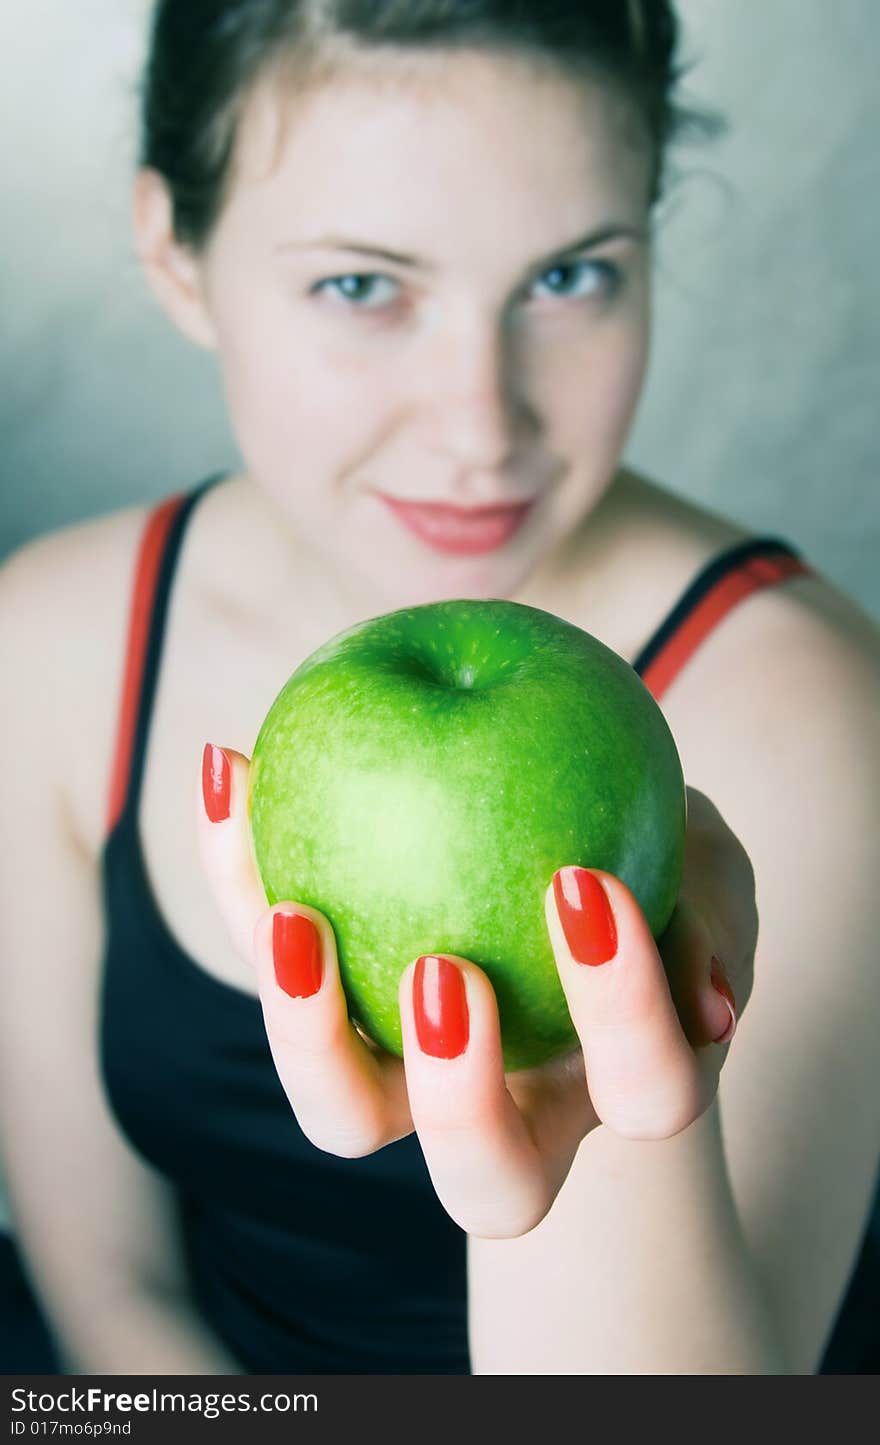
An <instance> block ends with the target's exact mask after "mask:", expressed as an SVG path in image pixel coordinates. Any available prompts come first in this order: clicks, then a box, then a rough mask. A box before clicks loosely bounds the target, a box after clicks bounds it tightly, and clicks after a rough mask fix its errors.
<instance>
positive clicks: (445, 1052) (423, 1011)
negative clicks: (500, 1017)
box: [413, 953, 470, 1059]
mask: <svg viewBox="0 0 880 1445" xmlns="http://www.w3.org/2000/svg"><path fill="white" fill-rule="evenodd" d="M413 1013H414V1015H415V1021H416V1038H417V1039H418V1041H419V1048H420V1049H421V1050H422V1053H424V1054H430V1055H431V1056H432V1057H433V1058H435V1059H454V1058H457V1056H458V1055H459V1054H463V1053H464V1051H465V1049H466V1048H467V1041H468V1036H469V1032H470V1030H469V1022H468V1006H467V993H466V991H465V985H464V975H463V974H462V972H461V969H459V968H456V966H455V964H454V963H452V962H451V961H450V960H449V959H448V958H443V957H441V956H439V955H437V954H433V953H429V954H424V955H423V956H422V957H421V958H419V959H417V960H416V967H415V973H414V975H413Z"/></svg>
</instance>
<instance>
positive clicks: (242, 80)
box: [140, 0, 723, 250]
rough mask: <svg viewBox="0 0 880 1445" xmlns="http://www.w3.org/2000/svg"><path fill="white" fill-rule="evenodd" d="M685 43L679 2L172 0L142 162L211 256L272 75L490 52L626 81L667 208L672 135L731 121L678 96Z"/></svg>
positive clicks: (156, 41) (157, 49)
mask: <svg viewBox="0 0 880 1445" xmlns="http://www.w3.org/2000/svg"><path fill="white" fill-rule="evenodd" d="M678 41H679V27H678V22H677V20H676V16H675V12H674V9H673V5H672V3H671V0H158V3H157V5H156V8H155V11H154V14H153V21H152V34H151V45H150V53H149V59H148V62H147V66H146V70H145V75H144V83H143V93H142V137H141V152H140V162H141V164H142V165H144V166H150V167H153V168H155V169H156V170H157V171H159V172H160V173H161V175H163V176H164V177H165V179H166V181H167V183H168V185H169V189H170V191H171V196H172V201H173V213H174V230H175V234H176V236H177V238H178V240H180V241H182V242H184V243H186V244H189V245H190V246H192V247H193V248H194V249H196V250H198V249H200V248H201V247H203V246H204V244H205V243H206V241H207V240H208V238H209V236H210V234H211V231H212V228H213V226H214V223H215V221H216V220H217V218H218V216H219V214H220V211H221V210H222V207H223V203H224V200H225V196H226V190H227V185H228V181H229V174H230V169H231V162H232V158H233V153H234V148H235V140H236V135H237V130H238V122H239V118H240V116H241V113H242V109H243V106H244V103H245V101H246V99H247V97H248V95H249V94H250V93H251V91H252V89H253V87H254V85H255V84H256V82H257V81H259V80H260V79H261V77H262V76H263V75H264V74H265V72H266V71H267V70H268V69H270V68H271V67H274V66H280V65H288V66H289V67H290V74H291V76H292V77H298V78H301V79H302V80H303V81H304V82H307V81H308V80H309V78H315V77H316V76H318V75H319V74H320V72H321V69H322V66H323V67H326V66H327V65H328V62H329V65H330V67H331V68H332V65H333V63H334V57H336V63H338V60H339V58H341V59H342V60H343V61H344V59H345V56H346V54H348V56H354V55H357V56H360V55H362V54H364V53H365V52H370V51H374V50H376V49H377V48H378V47H389V48H390V47H392V46H394V47H398V48H401V49H402V48H407V47H408V48H411V49H412V48H421V49H425V48H431V49H441V50H444V49H446V50H448V49H455V48H464V49H482V50H484V51H485V50H488V51H495V52H509V53H513V54H518V55H523V54H525V55H526V56H529V57H531V58H533V59H535V60H544V61H548V62H550V63H551V64H554V65H556V66H557V67H558V68H560V69H562V70H564V71H568V72H570V73H573V74H575V75H592V76H600V77H604V78H607V79H610V80H612V81H614V82H616V83H617V84H618V86H620V87H621V88H622V90H623V92H624V94H626V95H627V96H628V97H629V98H630V100H631V102H632V103H633V105H634V108H635V113H636V115H637V116H638V117H639V118H640V119H641V121H642V123H643V126H644V128H645V131H646V133H647V136H648V138H649V140H650V142H651V144H652V146H653V151H654V167H653V173H652V187H651V196H650V201H651V204H652V205H653V204H654V202H655V201H656V200H658V199H659V197H660V195H661V192H662V190H663V180H664V166H665V156H666V151H667V148H668V144H669V142H670V141H671V140H672V139H673V138H677V137H678V136H679V135H680V134H682V133H683V132H685V131H689V132H691V133H692V134H697V133H699V132H703V133H707V134H715V133H717V132H718V130H719V129H721V128H722V126H723V122H722V121H721V120H720V117H718V116H717V115H716V114H714V113H709V112H707V111H697V110H694V109H689V108H688V109H686V108H684V107H681V106H679V105H678V104H677V103H676V102H675V101H674V99H673V93H674V91H675V89H676V86H677V85H678V82H679V80H680V78H681V76H682V75H683V74H684V70H685V67H681V68H679V67H678V66H677V63H676V50H677V46H678Z"/></svg>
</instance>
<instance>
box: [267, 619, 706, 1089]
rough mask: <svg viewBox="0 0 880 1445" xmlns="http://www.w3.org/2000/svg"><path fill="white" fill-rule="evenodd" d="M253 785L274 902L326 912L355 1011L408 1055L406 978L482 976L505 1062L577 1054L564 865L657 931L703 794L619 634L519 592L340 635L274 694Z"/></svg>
mask: <svg viewBox="0 0 880 1445" xmlns="http://www.w3.org/2000/svg"><path fill="white" fill-rule="evenodd" d="M248 794H249V809H250V818H251V828H252V835H253V845H254V856H255V859H256V862H257V866H258V869H259V872H260V876H261V878H262V881H263V884H264V887H265V889H266V895H267V898H268V900H269V902H270V903H276V902H279V901H282V900H285V901H296V902H299V903H306V904H309V905H311V906H312V907H314V908H317V909H319V910H320V911H321V912H322V913H324V914H325V915H326V916H327V918H328V919H329V921H330V923H331V924H332V926H333V929H334V931H335V935H336V942H337V948H338V954H339V963H340V969H341V974H342V981H343V987H344V989H345V992H346V997H347V1000H348V1005H349V1012H350V1015H351V1017H352V1018H353V1019H355V1020H356V1021H357V1022H358V1024H359V1025H360V1026H361V1027H362V1028H363V1030H364V1031H365V1032H366V1033H367V1034H368V1035H369V1036H370V1037H371V1038H373V1039H374V1040H376V1041H377V1042H378V1043H379V1044H381V1045H383V1046H384V1047H385V1048H386V1049H389V1050H391V1051H392V1052H394V1053H397V1054H400V1053H401V1052H402V1046H401V1030H400V1016H399V1009H398V1001H397V990H398V982H399V979H400V975H401V973H402V972H403V970H404V969H405V968H406V967H407V965H408V964H409V963H411V962H412V961H413V960H414V959H415V958H417V957H418V956H419V955H420V954H423V953H453V954H459V955H461V956H463V957H465V958H468V959H471V960H472V961H473V962H474V963H476V964H478V965H479V967H480V968H482V969H484V970H485V972H486V973H487V975H488V976H489V978H490V980H491V982H492V985H493V988H494V990H495V994H496V997H497V999H498V1008H499V1016H500V1021H501V1036H502V1044H503V1049H504V1062H505V1067H506V1068H507V1069H508V1070H513V1069H519V1068H524V1067H528V1066H531V1065H535V1064H539V1063H542V1062H544V1061H545V1060H547V1059H549V1058H551V1057H553V1056H554V1055H555V1054H558V1053H560V1052H563V1051H565V1050H568V1049H571V1048H572V1047H574V1046H575V1045H576V1043H577V1036H576V1034H575V1032H574V1029H573V1026H572V1023H571V1019H570V1016H569V1013H568V1009H567V1006H566V1002H565V996H564V994H563V992H562V987H561V985H560V982H559V977H558V973H557V970H556V965H555V962H554V958H553V952H552V949H551V946H550V939H549V935H548V932H547V924H546V919H545V914H544V893H545V890H546V888H547V886H548V884H549V883H550V880H551V878H552V875H553V873H554V871H555V869H557V868H559V867H561V866H563V865H566V864H580V865H581V866H584V867H589V868H602V869H605V870H607V871H608V872H610V873H613V874H615V875H616V876H617V877H618V878H620V879H622V880H623V882H624V883H626V884H627V886H628V887H629V888H630V889H631V891H632V892H633V894H634V895H635V897H636V899H637V900H638V902H639V904H640V906H641V908H642V911H643V912H644V914H645V917H646V919H647V922H648V925H649V927H650V928H651V930H652V932H653V934H654V936H655V937H658V936H659V935H660V933H661V932H662V931H663V929H664V928H665V927H666V925H667V923H668V921H669V918H670V915H671V913H672V910H673V908H674V906H675V901H676V897H677V895H678V890H679V885H680V881H681V870H682V860H683V853H684V832H685V821H686V817H685V814H686V802H685V799H686V794H685V786H684V779H683V776H682V770H681V764H680V761H679V757H678V753H677V751H676V747H675V743H674V741H673V738H672V734H671V733H670V731H669V727H668V726H667V723H666V720H665V718H664V717H663V714H662V712H661V711H660V708H659V707H658V706H657V704H656V702H655V701H654V699H653V698H652V696H651V694H650V693H649V692H648V690H647V688H646V687H645V685H644V684H643V682H642V681H641V679H640V678H639V676H638V674H637V673H636V672H634V671H633V669H632V667H631V666H630V664H629V663H627V662H626V661H625V660H624V659H623V658H621V657H619V656H618V654H617V653H616V652H613V651H612V650H611V649H610V648H609V647H607V646H605V644H604V643H601V642H599V641H598V640H597V639H596V638H595V637H592V636H590V635H589V634H588V633H586V632H584V631H582V630H581V629H580V628H578V627H576V626H574V625H573V624H572V623H570V622H566V621H564V620H563V619H561V618H559V617H557V616H555V615H554V614H552V613H549V612H543V611H540V610H539V609H537V608H534V607H527V606H524V605H523V604H521V603H517V602H509V601H505V600H501V599H491V600H488V601H482V600H481V601H477V600H471V599H461V600H454V601H445V602H435V603H427V604H424V605H422V606H417V607H411V608H405V609H403V610H401V611H397V612H390V613H386V614H384V615H383V616H381V617H373V618H370V619H369V620H368V621H365V622H362V623H359V624H358V625H357V626H354V627H351V628H349V629H347V630H346V631H344V632H341V633H339V634H338V635H337V636H336V637H333V638H331V639H330V640H329V641H328V642H326V643H325V644H324V645H323V646H321V647H319V648H318V649H317V651H315V652H313V653H312V655H311V656H310V657H308V658H307V659H306V660H305V661H304V662H303V663H302V664H301V665H300V666H299V667H298V668H297V669H296V671H295V672H294V673H293V675H292V677H291V678H290V679H289V681H288V682H287V684H286V685H285V687H284V688H283V689H282V691H281V692H280V694H279V695H278V697H277V698H276V699H275V701H274V703H273V704H272V707H271V708H270V710H269V713H268V715H267V716H266V719H265V721H264V722H263V725H262V727H261V729H260V732H259V736H258V738H257V740H256V743H255V745H254V750H253V758H252V761H251V768H250V777H249V787H248Z"/></svg>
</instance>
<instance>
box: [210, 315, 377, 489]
mask: <svg viewBox="0 0 880 1445" xmlns="http://www.w3.org/2000/svg"><path fill="white" fill-rule="evenodd" d="M223 322H224V324H223V326H222V327H220V328H218V329H219V331H220V336H219V340H220V355H221V358H222V370H223V382H224V387H225V392H226V399H227V405H228V410H229V414H230V419H231V422H232V426H233V430H234V432H235V435H236V439H237V441H238V444H239V447H240V449H241V452H242V456H243V458H244V459H245V461H246V462H247V464H248V466H249V467H251V468H252V469H253V470H254V471H255V472H256V473H257V474H258V475H262V476H265V477H266V479H267V480H268V479H270V478H271V477H272V476H274V475H279V474H281V473H283V474H284V475H288V476H289V473H290V470H291V467H292V464H293V461H294V459H296V458H303V459H307V470H308V471H309V472H311V473H314V474H315V475H316V476H317V475H320V474H321V473H322V472H323V471H324V470H325V469H328V468H329V469H331V470H332V469H334V468H336V469H339V468H344V466H345V464H346V462H347V461H348V460H350V459H352V458H353V457H354V456H355V455H356V454H357V453H358V452H359V451H361V450H362V449H363V448H364V446H365V445H368V444H369V437H370V435H371V434H372V431H373V429H374V428H375V427H377V426H378V425H379V424H380V417H379V413H378V409H377V406H376V398H375V397H373V396H371V391H370V385H369V371H368V370H367V368H365V367H364V366H361V367H357V368H353V367H352V366H351V365H350V364H348V365H346V364H343V363H342V362H341V361H340V360H339V358H334V357H328V356H326V355H324V354H323V353H322V351H321V348H320V346H318V345H316V343H315V338H314V337H312V336H310V335H308V333H307V331H306V330H305V329H302V328H300V330H299V331H298V330H297V329H296V327H295V326H294V325H293V323H292V322H291V323H290V324H288V323H287V321H286V319H285V317H284V315H283V311H282V310H281V308H278V307H266V308H264V309H263V311H262V313H261V312H260V311H259V310H258V309H257V308H255V307H253V306H251V307H250V308H249V309H248V310H247V311H245V310H244V309H242V310H241V311H240V312H239V313H238V314H229V315H227V316H226V317H224V318H223ZM365 429H366V430H365ZM299 470H300V469H299V468H298V471H299Z"/></svg>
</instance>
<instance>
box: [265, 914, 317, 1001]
mask: <svg viewBox="0 0 880 1445" xmlns="http://www.w3.org/2000/svg"><path fill="white" fill-rule="evenodd" d="M272 958H273V960H274V963H275V978H276V979H277V981H278V987H279V988H281V989H283V990H284V992H285V993H286V994H289V995H290V997H291V998H310V997H311V995H312V994H313V993H317V992H318V989H319V988H320V987H321V978H322V975H323V967H322V963H321V935H320V933H319V932H318V929H317V927H316V925H315V924H314V923H313V922H312V920H311V918H308V917H307V916H306V915H305V914H304V913H276V914H274V915H273V918H272Z"/></svg>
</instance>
